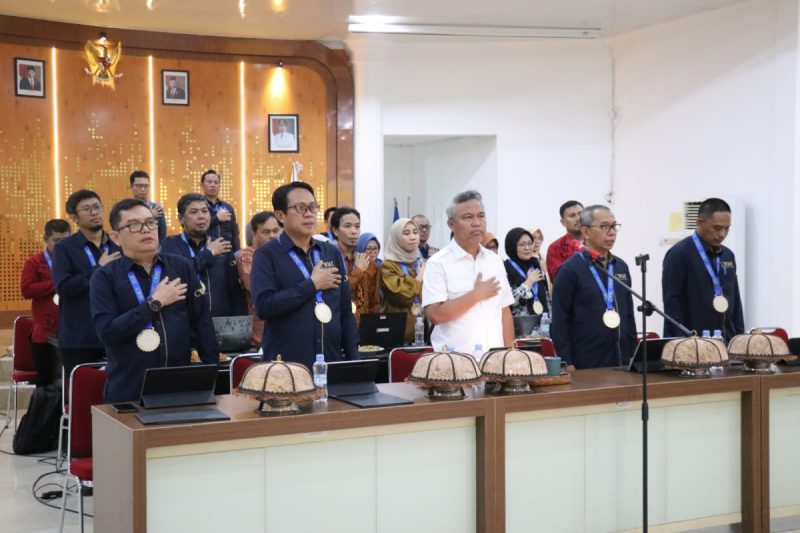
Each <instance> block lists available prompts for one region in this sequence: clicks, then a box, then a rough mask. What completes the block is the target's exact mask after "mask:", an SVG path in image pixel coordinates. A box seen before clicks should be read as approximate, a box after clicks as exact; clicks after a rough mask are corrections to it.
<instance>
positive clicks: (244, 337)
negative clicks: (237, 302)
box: [211, 315, 253, 353]
mask: <svg viewBox="0 0 800 533" xmlns="http://www.w3.org/2000/svg"><path fill="white" fill-rule="evenodd" d="M211 320H213V321H214V334H215V335H216V336H217V348H218V349H219V351H220V352H223V353H243V352H249V351H250V339H251V337H252V336H253V317H252V316H249V315H245V316H215V317H212V318H211Z"/></svg>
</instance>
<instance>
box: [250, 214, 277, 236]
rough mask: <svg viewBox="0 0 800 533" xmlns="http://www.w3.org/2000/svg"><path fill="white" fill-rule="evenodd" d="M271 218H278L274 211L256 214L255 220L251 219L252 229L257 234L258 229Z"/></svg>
mask: <svg viewBox="0 0 800 533" xmlns="http://www.w3.org/2000/svg"><path fill="white" fill-rule="evenodd" d="M271 218H277V217H276V216H275V213H273V212H272V211H260V212H258V213H256V214H255V215H253V218H251V219H250V229H251V230H253V233H255V232H257V231H258V227H259V226H260V225H261V224H263V223H264V222H266V221H267V220H269V219H271Z"/></svg>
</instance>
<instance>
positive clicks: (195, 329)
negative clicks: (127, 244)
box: [91, 255, 219, 402]
mask: <svg viewBox="0 0 800 533" xmlns="http://www.w3.org/2000/svg"><path fill="white" fill-rule="evenodd" d="M156 263H157V264H160V265H162V273H161V279H162V280H163V279H164V278H165V277H168V278H169V279H175V278H180V279H181V281H183V282H185V283H187V284H188V285H189V287H188V290H187V291H186V299H185V300H180V301H177V302H175V303H174V304H172V305H167V306H164V307H163V308H162V309H161V311H160V312H159V313H154V312H153V311H152V310H151V309H150V307H149V306H148V305H147V302H143V303H141V304H140V303H139V301H138V300H137V298H136V293H135V292H134V291H133V287H132V286H131V283H130V280H129V279H128V272H131V271H133V273H134V274H135V275H136V278H137V279H138V281H139V286H140V287H141V288H142V292H143V293H144V296H145V297H147V296H149V295H150V281H151V277H150V275H149V274H148V273H147V272H146V271H145V270H144V269H143V268H142V267H141V266H139V265H137V264H135V263H134V262H133V261H131V260H130V259H128V258H127V257H124V256H123V257H121V258H120V259H119V260H117V261H113V262H111V263H109V264H108V265H106V266H105V267H103V268H101V269H99V270H98V271H97V273H96V274H95V275H94V276H92V284H91V303H92V321H93V322H94V327H95V329H96V331H97V335H98V337H100V340H101V341H102V342H103V345H104V347H105V350H106V356H107V357H108V366H107V370H108V378H107V380H106V389H105V400H106V401H107V402H127V401H137V400H139V397H140V395H141V392H142V383H143V382H144V374H145V371H146V370H147V369H148V368H157V367H165V366H185V365H188V364H189V363H190V361H191V352H192V340H193V339H195V342H196V344H197V351H198V353H199V354H200V358H201V359H202V360H203V362H205V363H209V364H217V363H218V358H219V353H218V350H217V340H216V337H215V335H214V325H213V324H212V322H211V317H210V315H209V314H208V310H207V307H206V305H205V300H204V298H203V297H201V296H200V297H196V296H195V291H196V290H197V289H198V288H199V284H198V281H197V276H195V273H194V269H193V268H192V265H191V264H190V263H189V262H188V261H186V260H185V259H184V258H182V257H175V256H170V255H157V256H156ZM148 322H151V323H152V324H153V327H154V328H155V330H156V331H157V332H158V334H159V336H160V337H161V344H160V345H159V347H158V348H157V349H156V350H155V351H152V352H143V351H142V350H140V349H139V348H138V346H136V336H137V335H138V334H139V332H141V331H142V330H143V329H145V327H146V326H147V323H148Z"/></svg>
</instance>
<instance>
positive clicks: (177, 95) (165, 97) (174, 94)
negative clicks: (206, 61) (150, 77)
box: [161, 70, 189, 105]
mask: <svg viewBox="0 0 800 533" xmlns="http://www.w3.org/2000/svg"><path fill="white" fill-rule="evenodd" d="M161 103H162V104H164V105H189V71H188V70H162V71H161Z"/></svg>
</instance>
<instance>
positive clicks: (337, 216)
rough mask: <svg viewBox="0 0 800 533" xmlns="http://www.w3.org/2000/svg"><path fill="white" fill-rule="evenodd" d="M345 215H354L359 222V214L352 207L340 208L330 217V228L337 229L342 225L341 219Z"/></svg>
mask: <svg viewBox="0 0 800 533" xmlns="http://www.w3.org/2000/svg"><path fill="white" fill-rule="evenodd" d="M345 215H355V216H357V217H358V220H361V213H359V212H358V211H356V210H355V209H353V208H352V207H340V208H339V209H337V210H336V211H334V212H333V214H332V215H331V227H332V228H336V229H339V224H341V223H342V217H344V216H345Z"/></svg>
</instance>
